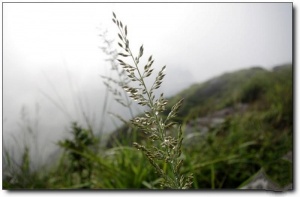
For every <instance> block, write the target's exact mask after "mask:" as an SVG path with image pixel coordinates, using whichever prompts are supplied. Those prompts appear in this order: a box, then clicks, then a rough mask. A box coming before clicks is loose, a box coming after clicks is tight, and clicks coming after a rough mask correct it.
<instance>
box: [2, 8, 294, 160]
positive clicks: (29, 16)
mask: <svg viewBox="0 0 300 197" xmlns="http://www.w3.org/2000/svg"><path fill="white" fill-rule="evenodd" d="M112 12H115V13H116V15H117V17H118V18H119V19H120V20H121V21H122V22H123V23H124V24H126V25H127V26H128V38H129V40H130V44H131V48H132V49H133V53H135V54H137V52H138V50H139V47H140V46H141V45H142V44H143V45H144V48H145V50H144V56H145V57H144V58H148V57H149V56H150V55H153V57H154V59H155V62H154V68H156V69H157V70H159V68H161V67H162V66H164V65H167V69H166V77H165V79H164V82H163V85H162V88H161V89H160V91H162V92H164V93H165V95H166V96H172V95H175V94H176V93H178V92H180V91H182V90H183V89H184V88H187V87H189V86H190V85H191V84H193V83H200V82H204V81H206V80H208V79H210V78H212V77H214V76H218V75H220V74H223V73H224V72H231V71H236V70H239V69H243V68H250V67H253V66H261V67H263V68H266V69H271V68H272V67H274V66H276V65H280V64H285V63H291V62H292V4H291V3H160V4H156V3H150V4H149V3H141V4H138V3H134V4H132V3H51V4H50V3H5V4H3V144H4V146H5V147H7V148H8V149H9V150H11V151H12V152H15V154H18V153H17V152H18V150H19V149H22V147H23V144H24V143H27V144H29V145H30V146H32V148H33V150H34V151H36V152H34V151H33V154H35V155H36V157H39V158H43V159H40V161H44V160H45V159H47V158H48V156H49V155H51V154H52V153H53V151H54V150H55V149H56V148H58V147H57V146H56V145H55V143H56V142H57V141H58V140H60V139H62V137H66V136H68V134H69V132H70V125H71V122H72V121H77V122H79V123H80V124H81V125H83V126H84V125H85V120H84V117H83V114H82V112H83V111H84V112H85V113H86V115H87V117H89V119H90V120H91V122H92V123H93V128H94V131H95V132H97V131H98V130H99V128H100V122H101V121H100V120H101V119H103V118H105V120H106V121H105V131H106V132H107V133H109V132H111V131H113V130H114V129H115V128H116V126H115V125H114V124H113V121H115V122H116V123H117V126H118V125H120V124H121V122H120V121H118V120H116V119H115V120H112V119H113V117H110V116H109V115H108V114H106V115H105V117H102V116H101V114H102V108H103V102H104V99H105V98H104V95H105V94H104V92H105V89H106V88H105V86H104V85H103V79H102V78H101V77H100V75H105V76H107V75H108V73H109V70H110V64H109V62H106V61H105V59H106V58H107V56H106V55H105V54H104V53H103V52H102V51H101V49H100V48H99V47H101V46H103V39H101V37H100V36H99V34H101V33H103V31H105V30H107V31H108V35H109V37H110V38H111V39H115V40H116V41H117V40H118V37H117V28H116V26H115V24H113V22H112V20H111V18H112ZM115 46H116V48H117V42H116V43H115ZM59 106H62V107H63V109H60V107H59ZM108 111H112V112H115V113H118V114H120V115H121V116H123V117H125V118H129V115H128V112H127V110H126V109H125V108H124V110H123V108H122V106H120V105H118V104H117V103H115V102H113V101H110V103H109V107H108ZM28 125H31V126H32V127H33V128H34V129H33V131H32V133H31V135H28V129H27V128H26V127H27V126H28ZM29 134H30V133H29ZM26 136H27V137H26ZM29 136H33V137H29ZM34 138H36V139H37V140H34ZM33 142H34V143H35V142H37V143H38V144H34V143H33Z"/></svg>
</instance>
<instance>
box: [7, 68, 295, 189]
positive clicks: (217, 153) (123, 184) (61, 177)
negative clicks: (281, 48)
mask: <svg viewBox="0 0 300 197" xmlns="http://www.w3.org/2000/svg"><path fill="white" fill-rule="evenodd" d="M292 77H293V76H292V67H291V66H290V65H289V66H283V67H278V68H277V69H276V71H267V70H263V69H261V68H252V69H248V70H241V71H237V72H233V73H227V74H224V75H222V76H220V77H216V78H214V79H212V80H209V81H207V82H206V83H203V84H195V85H193V86H191V87H190V88H188V89H186V90H184V91H183V92H181V93H179V94H178V95H176V96H175V97H173V98H170V99H169V104H170V106H172V105H173V104H174V103H175V102H177V101H178V100H179V99H180V98H182V97H184V98H185V101H184V105H183V107H182V109H181V111H180V112H179V118H178V121H181V122H182V123H183V124H184V126H185V125H186V124H188V123H190V122H193V121H194V120H196V119H197V118H199V117H205V116H207V114H211V113H213V112H216V111H218V110H222V109H224V108H230V107H233V108H234V107H236V106H238V105H239V104H240V103H244V104H247V106H248V107H247V110H245V111H243V112H237V113H231V114H229V115H228V116H226V117H224V120H225V121H224V122H223V123H221V124H218V125H216V126H213V127H209V132H208V134H207V135H199V130H201V129H199V128H197V124H194V126H193V127H192V133H191V135H192V137H191V138H186V139H185V140H184V147H183V148H184V150H183V154H182V157H184V158H185V160H184V161H185V163H184V166H183V168H182V170H183V172H193V173H194V175H195V176H194V177H195V180H194V185H193V187H194V188H238V187H239V186H240V185H242V184H243V182H245V181H247V180H248V178H249V177H251V176H252V175H253V174H255V173H256V172H257V171H258V170H260V169H262V168H263V169H264V170H265V171H266V173H267V175H268V176H269V177H270V178H271V179H272V180H274V181H275V182H277V183H278V184H279V185H280V186H282V187H283V186H285V185H286V184H287V183H289V182H291V180H292V167H291V166H292V164H291V163H290V162H288V161H286V160H283V159H281V158H282V156H283V155H285V154H286V153H287V152H288V151H290V150H291V149H292V147H293V138H292V135H293V81H292ZM120 131H122V134H124V133H125V135H121V134H120ZM120 131H119V133H118V132H115V134H114V135H112V136H115V137H116V136H117V139H120V140H119V143H117V144H116V143H114V142H112V140H111V142H110V145H111V148H107V149H103V148H101V149H96V150H95V148H92V147H84V146H83V148H82V149H83V150H82V151H79V152H76V155H77V157H79V158H83V159H84V160H83V161H85V162H87V163H88V164H89V165H88V167H86V168H87V169H82V170H81V171H80V172H78V171H76V168H74V159H73V160H72V159H70V157H69V156H70V154H69V153H70V149H65V150H66V151H65V154H64V155H63V156H62V158H61V160H60V161H58V162H57V164H56V165H54V166H52V167H51V168H50V169H41V170H40V171H36V172H30V170H29V169H28V165H30V161H28V158H27V159H26V154H24V158H23V160H24V162H23V165H21V168H20V170H19V171H17V170H15V169H14V168H10V169H11V171H13V172H15V173H11V175H10V176H7V177H4V179H3V187H4V188H5V189H13V188H25V189H29V188H32V189H34V188H54V189H60V188H67V189H76V188H104V189H114V188H119V189H120V188H124V189H125V188H157V187H159V184H158V180H157V177H158V176H157V174H155V173H154V171H153V169H152V168H151V166H150V164H149V162H148V161H147V160H146V158H145V157H144V156H143V155H142V154H141V153H140V152H139V151H137V150H135V149H133V148H132V147H131V143H132V141H134V140H135V139H137V140H139V141H142V139H143V138H144V137H145V136H142V135H139V132H138V133H137V134H136V135H133V134H135V132H132V133H128V132H127V133H126V132H125V131H127V127H126V126H124V127H123V128H122V129H120ZM68 154H69V155H68ZM73 154H74V152H73ZM75 164H76V163H75ZM81 166H85V165H81ZM74 169H75V170H74ZM87 172H90V173H89V176H87V175H86V174H87Z"/></svg>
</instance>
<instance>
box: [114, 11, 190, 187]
mask: <svg viewBox="0 0 300 197" xmlns="http://www.w3.org/2000/svg"><path fill="white" fill-rule="evenodd" d="M112 20H113V22H114V23H115V24H116V25H117V27H118V30H119V33H118V37H119V39H120V42H119V43H118V45H119V47H120V48H121V50H122V52H120V53H118V56H119V57H120V58H119V59H117V60H118V61H119V63H120V65H121V66H122V67H123V69H124V71H125V73H126V75H127V76H128V78H129V79H130V81H131V84H126V85H123V89H124V90H125V91H126V92H127V93H128V94H129V97H130V98H131V99H133V100H134V101H136V102H137V103H138V104H139V105H141V106H146V107H147V111H145V113H144V115H142V116H140V117H136V118H134V119H132V120H131V123H132V125H133V126H135V127H137V128H138V129H139V130H140V131H143V132H144V133H145V134H146V135H147V141H148V142H150V143H149V145H146V146H144V145H141V144H139V143H136V142H134V144H133V145H134V147H136V148H137V149H138V150H141V151H142V152H143V153H144V154H145V156H146V157H147V159H148V160H149V162H150V163H151V165H152V166H153V167H154V168H155V170H156V172H157V173H158V174H159V175H160V176H161V177H162V179H163V181H162V183H161V186H162V188H170V189H187V188H190V187H191V185H192V183H193V175H189V176H185V175H183V174H181V172H180V168H181V166H182V164H183V160H182V158H181V145H182V140H183V137H182V130H181V126H180V125H179V124H178V123H176V122H174V121H173V119H174V117H176V114H177V112H178V109H179V108H180V106H181V105H182V102H183V99H181V100H180V101H178V102H177V103H176V104H175V105H174V106H173V107H172V109H171V111H170V113H169V114H168V116H167V117H163V115H162V112H163V111H165V109H166V105H167V102H168V101H167V100H166V99H165V98H164V95H163V93H162V94H161V95H160V97H159V98H155V95H154V91H156V90H157V89H159V87H160V85H161V83H162V82H163V78H164V77H165V74H164V72H165V69H166V66H163V67H162V69H161V70H160V71H159V72H158V75H157V76H156V78H155V80H154V82H153V84H152V86H151V87H150V88H149V87H147V85H146V82H145V79H146V78H148V77H150V76H151V75H152V73H153V70H154V69H153V68H152V65H153V62H154V59H152V55H151V56H150V57H149V58H148V62H147V64H146V65H145V66H144V67H141V66H140V65H139V63H140V58H141V57H142V56H143V54H144V47H143V45H142V46H141V47H140V49H139V54H138V55H137V56H135V55H134V54H133V53H132V50H131V48H130V47H129V40H128V37H127V35H128V30H127V26H126V25H123V23H122V22H121V21H120V20H118V19H117V17H116V15H115V13H113V18H112ZM125 58H130V59H131V60H132V62H133V64H132V65H131V64H129V63H128V60H124V59H125Z"/></svg>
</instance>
